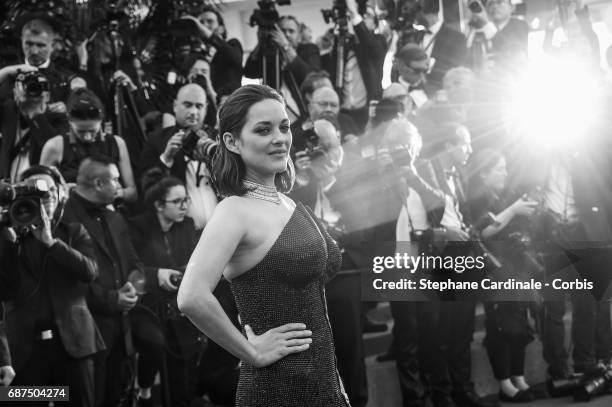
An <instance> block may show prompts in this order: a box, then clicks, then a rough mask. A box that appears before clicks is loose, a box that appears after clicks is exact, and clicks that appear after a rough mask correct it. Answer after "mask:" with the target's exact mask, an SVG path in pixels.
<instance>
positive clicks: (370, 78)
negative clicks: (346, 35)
mask: <svg viewBox="0 0 612 407" xmlns="http://www.w3.org/2000/svg"><path fill="white" fill-rule="evenodd" d="M354 29H355V37H352V39H351V40H350V42H351V43H350V44H349V46H348V47H345V49H344V52H345V55H344V60H345V61H346V57H347V53H348V50H349V47H350V48H352V49H353V50H354V51H355V56H356V58H357V64H358V65H359V70H360V71H361V76H362V78H363V82H364V85H365V88H366V91H367V96H368V101H370V100H373V99H380V97H381V95H382V85H381V81H382V77H383V65H384V62H385V56H386V55H387V43H386V41H385V39H384V37H382V36H381V35H377V34H374V33H373V32H372V31H370V30H368V29H367V27H366V26H365V23H364V22H363V21H362V22H361V23H359V24H357V25H356V26H354ZM337 61H338V44H337V42H336V43H334V47H333V49H332V52H330V53H328V54H325V55H323V56H322V57H321V65H322V67H323V69H325V70H326V71H327V72H328V73H329V75H330V77H331V80H332V83H333V84H334V85H335V84H336V71H337ZM338 91H339V94H340V95H342V91H341V90H338Z"/></svg>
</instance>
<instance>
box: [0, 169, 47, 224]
mask: <svg viewBox="0 0 612 407" xmlns="http://www.w3.org/2000/svg"><path fill="white" fill-rule="evenodd" d="M48 196H49V186H48V185H47V183H46V182H45V181H43V180H28V181H24V182H21V183H18V184H9V183H6V182H4V181H0V209H1V210H2V212H4V213H3V214H2V216H1V217H0V228H4V227H12V228H13V229H15V231H16V232H17V233H18V234H19V235H21V236H23V235H26V234H27V233H28V232H29V231H30V227H31V226H32V225H34V226H40V225H42V218H41V209H42V208H41V205H42V203H41V200H42V199H44V198H47V197H48ZM5 214H6V215H5Z"/></svg>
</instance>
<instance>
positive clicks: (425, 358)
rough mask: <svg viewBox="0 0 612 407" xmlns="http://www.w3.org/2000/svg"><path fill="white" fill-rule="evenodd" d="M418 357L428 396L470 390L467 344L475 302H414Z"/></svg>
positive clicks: (441, 395)
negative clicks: (415, 305) (417, 312)
mask: <svg viewBox="0 0 612 407" xmlns="http://www.w3.org/2000/svg"><path fill="white" fill-rule="evenodd" d="M417 306H418V309H419V328H420V331H419V354H420V357H419V360H420V363H421V371H422V372H423V376H424V378H425V381H426V383H427V384H428V385H429V387H430V390H431V393H432V399H433V400H434V401H435V400H436V399H438V398H444V397H448V396H450V395H451V393H453V392H454V393H463V392H467V391H472V390H473V383H472V381H471V370H472V369H471V367H472V366H471V357H472V356H471V343H472V339H473V335H474V312H475V303H474V302H470V301H439V300H430V301H427V302H422V303H418V305H417Z"/></svg>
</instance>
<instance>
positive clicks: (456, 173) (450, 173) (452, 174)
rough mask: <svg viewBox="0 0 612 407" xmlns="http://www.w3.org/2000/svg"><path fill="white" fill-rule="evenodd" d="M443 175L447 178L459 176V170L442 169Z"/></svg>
mask: <svg viewBox="0 0 612 407" xmlns="http://www.w3.org/2000/svg"><path fill="white" fill-rule="evenodd" d="M444 175H446V177H447V178H457V177H458V176H459V171H457V170H450V171H444Z"/></svg>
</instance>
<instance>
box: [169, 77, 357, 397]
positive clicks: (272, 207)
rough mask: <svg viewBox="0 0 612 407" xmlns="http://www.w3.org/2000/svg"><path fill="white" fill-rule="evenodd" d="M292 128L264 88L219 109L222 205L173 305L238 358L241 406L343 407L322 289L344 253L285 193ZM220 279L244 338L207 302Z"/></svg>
mask: <svg viewBox="0 0 612 407" xmlns="http://www.w3.org/2000/svg"><path fill="white" fill-rule="evenodd" d="M289 126H290V123H289V120H288V118H287V113H286V111H285V105H284V101H283V99H282V97H281V96H280V95H279V94H278V93H277V92H276V91H274V90H273V89H271V88H269V87H267V86H262V85H247V86H244V87H242V88H240V89H238V90H237V91H235V92H234V93H233V94H232V95H231V96H230V97H229V99H228V100H227V101H226V102H225V104H224V105H223V107H222V108H221V110H220V112H219V128H220V135H221V138H222V139H221V143H220V145H219V149H218V151H217V154H216V156H215V160H214V165H213V167H214V170H213V173H214V177H215V181H216V183H217V187H218V190H219V191H220V192H221V193H222V194H223V195H224V196H226V198H225V199H224V200H223V201H222V202H221V203H220V204H219V205H218V206H217V208H216V209H215V211H214V213H213V216H212V218H211V220H210V221H209V223H208V224H207V225H206V228H205V229H204V232H203V234H202V237H201V239H200V242H199V243H198V245H197V247H196V249H195V251H194V253H193V255H192V257H191V259H190V262H189V265H188V267H187V270H186V272H185V277H184V279H183V282H182V284H181V288H180V290H179V293H178V304H179V308H180V309H181V311H182V312H184V313H185V314H186V315H187V316H188V317H189V318H190V319H191V321H192V322H193V323H194V324H195V325H196V326H197V327H198V328H200V329H201V330H202V331H203V332H204V333H205V334H206V335H207V336H209V337H210V338H211V339H212V340H214V341H215V342H216V343H218V344H221V345H222V346H224V347H225V348H226V349H227V350H228V351H229V352H231V353H233V354H234V355H236V356H237V357H238V358H240V359H241V360H242V365H241V370H240V381H239V383H238V389H237V394H236V405H237V406H239V407H247V406H248V407H259V406H261V407H264V406H265V407H269V406H274V407H282V406H287V407H289V406H291V407H295V406H308V407H316V406H321V407H323V406H326V407H336V406H337V407H340V406H342V407H346V406H349V402H348V399H347V398H346V395H345V393H344V389H343V387H342V382H341V380H340V377H339V375H338V372H337V369H336V361H335V356H334V346H333V341H332V332H331V328H330V324H329V320H328V318H327V306H326V301H325V288H324V287H325V282H326V281H327V279H328V278H329V277H330V276H331V275H332V274H333V273H334V272H335V271H337V270H338V268H339V266H340V260H341V258H340V251H339V249H338V247H337V246H336V244H335V242H334V241H333V240H332V239H331V238H330V237H329V235H328V234H327V233H326V231H325V229H324V228H322V227H321V226H320V225H319V224H318V223H316V222H317V221H315V220H314V217H313V216H311V214H310V212H309V210H308V209H306V208H305V207H304V206H303V205H301V204H299V203H298V204H296V203H294V202H293V201H292V200H291V199H289V198H288V197H287V196H286V195H284V193H286V192H288V191H289V190H290V189H291V187H292V185H293V179H294V168H293V164H292V162H291V160H290V158H289V150H290V148H291V141H292V140H291V131H290V128H289ZM222 276H224V277H225V278H227V279H228V280H229V281H230V284H231V287H232V291H233V293H234V296H235V299H236V303H237V305H238V310H239V313H240V319H241V324H242V327H243V329H244V335H243V334H242V333H241V332H240V331H239V330H238V329H236V328H235V327H234V326H233V325H232V323H231V322H230V319H229V318H228V317H227V316H226V314H225V313H224V312H223V310H222V308H221V306H220V305H219V302H218V301H217V300H216V298H215V297H214V296H213V294H212V291H213V290H214V288H215V286H216V285H217V283H218V282H219V280H220V279H221V277H222Z"/></svg>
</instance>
